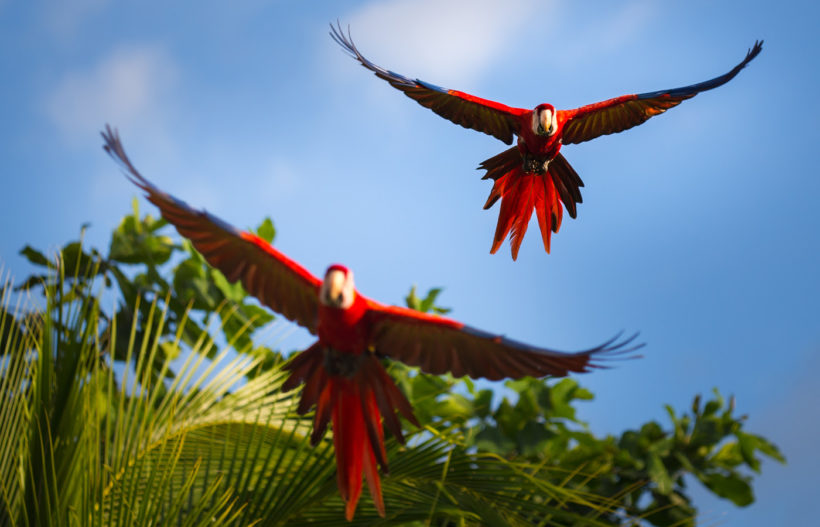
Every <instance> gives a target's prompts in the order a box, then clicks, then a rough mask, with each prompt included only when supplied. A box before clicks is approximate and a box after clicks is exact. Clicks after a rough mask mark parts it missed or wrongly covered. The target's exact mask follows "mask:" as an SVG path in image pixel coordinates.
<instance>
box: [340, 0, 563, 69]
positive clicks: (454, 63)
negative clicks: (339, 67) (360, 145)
mask: <svg viewBox="0 0 820 527" xmlns="http://www.w3.org/2000/svg"><path fill="white" fill-rule="evenodd" d="M544 11H545V9H544V7H543V4H542V3H540V2H537V1H536V0H508V1H506V2H497V1H495V0H391V1H387V2H382V1H380V2H373V3H371V4H369V5H367V6H365V7H364V9H362V10H361V11H359V12H357V13H354V14H353V15H352V16H351V17H350V18H349V19H347V20H343V21H342V22H343V23H345V24H347V23H349V24H350V26H351V29H352V31H353V37H354V39H356V42H357V43H358V42H361V43H362V48H363V51H364V53H365V55H366V56H368V57H369V58H372V59H373V60H374V61H376V62H377V63H379V61H380V60H382V61H383V60H388V59H389V63H388V64H382V65H384V66H386V67H390V68H391V69H393V68H395V69H396V71H399V72H403V73H406V74H408V75H419V76H421V75H422V74H423V75H425V76H426V78H429V80H430V81H431V82H442V83H443V82H449V83H456V82H457V83H459V84H466V83H469V82H470V81H471V80H473V79H475V78H476V77H478V76H480V75H481V74H482V73H483V72H484V71H485V70H486V69H487V68H489V67H490V66H491V65H492V63H493V61H494V60H497V58H498V57H499V56H500V55H502V54H503V53H504V52H505V41H507V40H508V39H510V38H512V37H513V36H514V35H515V34H516V31H517V30H518V29H519V28H520V27H521V26H523V25H524V24H527V23H529V22H530V21H532V20H533V18H534V16H535V14H536V13H538V16H539V17H543V16H547V15H546V13H545V12H544ZM547 11H551V9H550V8H547ZM406 65H409V66H408V67H407V68H405V69H406V70H407V71H405V69H400V68H404V66H406ZM421 66H423V68H422V67H421ZM419 70H422V71H419ZM414 72H415V73H414ZM437 79H438V80H437Z"/></svg>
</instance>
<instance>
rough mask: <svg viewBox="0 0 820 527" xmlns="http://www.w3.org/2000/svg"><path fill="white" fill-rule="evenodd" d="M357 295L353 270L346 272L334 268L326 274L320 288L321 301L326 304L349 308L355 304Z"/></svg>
mask: <svg viewBox="0 0 820 527" xmlns="http://www.w3.org/2000/svg"><path fill="white" fill-rule="evenodd" d="M355 295H356V288H355V286H354V285H353V271H348V272H347V273H345V272H344V271H342V270H340V269H333V270H331V271H330V272H328V273H327V274H326V275H325V280H324V281H323V282H322V287H321V289H320V290H319V301H320V302H321V303H322V304H324V305H326V306H331V307H337V308H340V309H347V308H349V307H350V306H352V305H353V299H354V297H355Z"/></svg>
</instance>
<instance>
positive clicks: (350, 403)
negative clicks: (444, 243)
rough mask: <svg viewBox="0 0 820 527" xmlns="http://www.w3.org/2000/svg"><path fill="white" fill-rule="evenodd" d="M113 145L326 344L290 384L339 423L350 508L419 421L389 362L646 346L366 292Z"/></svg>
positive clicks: (575, 367) (561, 361)
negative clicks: (162, 184)
mask: <svg viewBox="0 0 820 527" xmlns="http://www.w3.org/2000/svg"><path fill="white" fill-rule="evenodd" d="M102 135H103V138H104V140H105V147H104V148H105V150H106V151H107V152H108V153H109V154H110V155H111V156H112V157H113V158H114V159H115V160H116V161H118V162H119V163H120V164H121V165H122V167H123V168H124V169H125V170H126V176H127V177H128V178H129V179H130V180H131V181H132V182H133V183H134V184H136V185H137V186H138V187H140V188H141V189H142V190H144V191H145V192H146V193H147V198H148V200H149V201H151V202H152V203H154V204H155V205H156V206H157V207H159V209H160V212H161V213H162V216H163V217H164V218H165V219H166V220H168V222H170V223H172V224H173V225H174V226H175V227H176V228H177V230H178V231H179V233H180V234H182V235H183V236H185V237H187V238H188V239H190V240H191V242H192V243H193V245H194V247H196V249H197V250H198V251H199V252H200V253H201V254H202V255H203V256H204V257H205V259H206V260H207V261H208V262H209V263H210V264H211V265H213V266H214V267H216V268H217V269H219V270H220V271H222V273H223V274H224V275H225V277H226V278H227V279H228V280H229V281H231V282H235V281H237V280H240V281H241V282H242V285H243V286H244V287H245V289H246V290H247V291H248V293H250V294H251V295H254V296H255V297H257V298H258V299H259V301H260V302H261V303H262V304H264V305H266V306H268V307H269V308H271V309H273V310H274V311H277V312H279V313H281V314H282V315H283V316H285V317H286V318H288V319H289V320H292V321H294V322H296V323H297V324H299V325H301V326H303V327H305V328H307V329H308V330H309V331H311V332H312V333H314V334H316V335H317V337H318V339H317V341H316V342H315V343H314V344H313V345H312V346H310V347H309V348H308V349H307V350H305V351H303V352H301V353H299V354H298V355H296V357H295V358H294V359H293V360H291V361H290V362H289V363H288V364H287V366H286V369H288V370H289V371H290V372H291V374H290V377H288V379H287V380H286V382H285V383H284V385H283V389H285V390H289V389H292V388H295V387H297V386H298V385H299V384H304V388H303V390H302V397H301V399H300V402H299V406H298V408H297V411H298V412H299V413H300V414H305V413H307V412H308V411H309V410H310V409H311V408H312V407H314V406H315V407H316V412H315V414H314V417H313V432H312V433H311V442H312V444H316V443H318V442H319V441H320V440H321V438H322V437H323V436H324V433H325V431H326V429H327V424H328V422H330V421H332V423H333V442H334V447H335V450H336V464H337V469H338V470H337V483H338V486H339V492H340V494H341V496H342V498H343V499H344V501H345V502H346V507H345V514H346V517H347V518H348V519H351V518H352V517H353V514H354V512H355V509H356V504H357V502H358V499H359V496H360V494H361V489H362V474H364V477H365V479H366V480H367V483H368V487H369V488H370V493H371V496H372V497H373V502H374V504H375V506H376V508H377V510H378V511H379V513H380V514H381V515H382V516H383V515H384V503H383V501H382V495H381V482H380V479H379V473H378V469H377V466H381V468H382V470H383V471H384V472H387V455H386V453H385V449H384V435H383V431H382V420H383V421H384V425H385V426H386V427H387V428H388V430H390V432H391V433H392V434H393V435H394V436H395V437H396V438H397V439H398V440H399V441H400V442H404V436H403V434H402V429H401V423H400V422H399V418H398V415H397V412H398V413H399V414H401V415H402V416H403V417H404V418H405V419H407V420H408V421H410V422H411V423H413V424H414V425H416V426H419V424H418V422H417V421H416V418H415V417H414V415H413V409H412V407H411V406H410V403H409V402H408V400H407V399H406V398H405V396H404V395H403V394H402V393H401V391H400V390H399V388H398V387H397V386H396V384H395V383H394V382H393V380H392V379H391V378H390V377H389V376H388V375H387V372H386V371H385V369H384V367H383V366H382V362H381V361H382V359H383V358H390V359H394V360H400V361H402V362H404V363H406V364H409V365H411V366H418V367H419V368H420V369H421V370H422V371H424V372H426V373H430V374H434V375H440V374H443V373H446V372H450V373H452V374H453V375H455V376H463V375H469V376H471V377H474V378H479V377H485V378H487V379H491V380H498V379H502V378H505V377H510V378H518V377H523V376H526V375H529V376H534V377H543V376H546V375H552V376H556V377H561V376H565V375H567V374H568V373H569V372H584V371H588V369H589V368H596V367H601V364H600V362H601V361H603V360H605V359H606V357H601V355H602V354H609V356H611V355H613V352H614V354H617V355H622V354H623V353H628V352H631V351H632V350H635V349H637V348H638V347H640V346H629V343H630V342H631V341H632V339H633V338H634V337H633V338H630V339H625V340H623V341H620V342H616V339H611V340H610V341H608V342H606V343H604V344H602V345H600V346H597V347H595V348H592V349H589V350H586V351H581V352H577V353H562V352H558V351H553V350H550V349H545V348H537V347H534V346H529V345H527V344H523V343H520V342H516V341H513V340H510V339H507V338H504V337H502V336H498V335H492V334H489V333H485V332H483V331H480V330H477V329H474V328H471V327H469V326H466V325H464V324H462V323H460V322H457V321H455V320H452V319H449V318H444V317H439V316H433V315H427V314H424V313H419V312H416V311H412V310H409V309H406V308H402V307H394V306H385V305H382V304H380V303H378V302H375V301H373V300H370V299H368V298H367V297H365V296H364V295H362V294H360V293H358V292H357V291H356V289H355V287H354V283H353V273H352V272H351V271H350V270H349V269H347V268H346V267H344V266H342V265H331V266H330V267H329V268H328V269H327V271H326V272H325V276H324V279H323V280H320V279H319V278H317V277H316V276H314V275H313V274H311V273H310V272H309V271H307V270H306V269H305V268H304V267H302V266H301V265H299V264H298V263H297V262H295V261H293V260H291V259H290V258H288V257H287V256H285V255H284V254H282V253H281V252H279V251H277V250H276V249H275V248H273V247H272V246H271V245H270V244H268V243H267V242H265V241H264V240H262V239H261V238H259V237H258V236H256V235H254V234H252V233H248V232H242V231H239V230H237V229H235V228H234V227H232V226H230V225H228V224H227V223H225V222H223V221H222V220H220V219H219V218H216V217H214V216H212V215H210V214H208V213H207V212H204V211H197V210H194V209H192V208H190V207H189V206H188V205H187V204H185V203H184V202H182V201H180V200H178V199H176V198H174V197H173V196H171V195H169V194H166V193H165V192H163V191H161V190H159V189H158V188H157V187H155V186H154V185H153V184H151V183H150V182H149V181H148V180H146V179H145V178H144V177H143V176H142V175H140V174H139V172H137V170H136V168H134V166H133V165H132V164H131V162H130V161H129V159H128V157H127V156H126V154H125V151H124V149H123V147H122V144H121V143H120V140H119V137H118V135H117V133H116V132H115V131H112V130H111V129H110V128H106V131H105V132H104V133H103V134H102Z"/></svg>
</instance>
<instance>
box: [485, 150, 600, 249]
mask: <svg viewBox="0 0 820 527" xmlns="http://www.w3.org/2000/svg"><path fill="white" fill-rule="evenodd" d="M521 162H522V158H521V153H520V152H519V151H518V148H516V147H513V148H510V149H508V150H505V151H504V152H502V153H500V154H498V155H497V156H495V157H491V158H490V159H487V160H486V161H484V162H483V163H481V165H479V168H480V169H483V170H486V171H487V173H486V174H485V175H484V177H483V178H482V179H493V180H494V183H493V188H492V190H491V191H490V196H489V197H488V198H487V202H486V203H485V204H484V208H485V209H489V208H490V207H492V206H493V205H494V204H495V202H496V201H498V200H499V199H500V200H501V210H500V211H499V212H498V224H497V225H496V228H495V236H494V237H493V245H492V248H491V249H490V253H491V254H495V253H496V251H498V249H499V248H500V247H501V244H502V243H504V240H505V239H506V238H507V235H510V249H511V251H512V257H513V260H515V259H516V258H517V257H518V249H519V248H520V247H521V241H522V240H523V239H524V234H525V233H526V232H527V226H528V224H529V221H530V218H531V217H532V210H533V209H535V213H536V216H537V218H538V226H539V227H540V229H541V240H542V241H543V242H544V249H546V250H547V252H550V238H551V236H552V233H553V232H558V229H559V228H561V218H562V216H563V213H564V207H566V208H567V211H568V212H569V215H570V216H571V217H573V218H574V217H575V214H576V205H577V204H578V203H581V201H582V200H581V190H580V187H583V186H584V182H583V181H581V178H580V177H578V174H577V173H576V172H575V170H574V169H573V168H572V166H571V165H570V164H569V163H568V162H567V160H566V159H565V158H564V156H562V155H561V154H560V153H559V154H558V155H556V156H555V158H553V159H552V161H550V164H549V169H548V171H547V173H545V174H535V173H531V172H525V171H524V168H523V166H522V164H521ZM562 204H563V205H562ZM511 232H512V234H510V233H511Z"/></svg>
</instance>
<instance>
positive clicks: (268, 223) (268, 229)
mask: <svg viewBox="0 0 820 527" xmlns="http://www.w3.org/2000/svg"><path fill="white" fill-rule="evenodd" d="M256 235H257V236H259V237H260V238H262V239H263V240H265V241H266V242H268V243H273V237H274V236H276V229H275V228H274V226H273V221H272V220H271V219H270V217H266V218H265V219H264V220H262V223H260V224H259V227H257V228H256Z"/></svg>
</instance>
